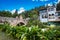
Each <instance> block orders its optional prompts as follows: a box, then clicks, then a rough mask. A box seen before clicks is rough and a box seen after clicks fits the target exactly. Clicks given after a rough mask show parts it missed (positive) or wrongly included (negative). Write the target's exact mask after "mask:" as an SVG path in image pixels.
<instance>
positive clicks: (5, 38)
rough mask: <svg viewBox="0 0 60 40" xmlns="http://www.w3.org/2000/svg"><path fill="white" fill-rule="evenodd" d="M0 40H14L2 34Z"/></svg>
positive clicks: (0, 33)
mask: <svg viewBox="0 0 60 40" xmlns="http://www.w3.org/2000/svg"><path fill="white" fill-rule="evenodd" d="M0 40H14V39H13V38H10V37H8V36H7V35H6V34H5V33H4V32H0Z"/></svg>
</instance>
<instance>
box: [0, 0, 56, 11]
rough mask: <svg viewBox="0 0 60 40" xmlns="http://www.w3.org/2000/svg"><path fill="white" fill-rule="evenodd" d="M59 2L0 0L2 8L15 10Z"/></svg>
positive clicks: (46, 0)
mask: <svg viewBox="0 0 60 40" xmlns="http://www.w3.org/2000/svg"><path fill="white" fill-rule="evenodd" d="M53 2H57V0H0V10H13V9H19V8H21V7H23V8H24V9H25V10H30V9H32V8H35V7H38V6H42V5H45V4H49V3H53Z"/></svg>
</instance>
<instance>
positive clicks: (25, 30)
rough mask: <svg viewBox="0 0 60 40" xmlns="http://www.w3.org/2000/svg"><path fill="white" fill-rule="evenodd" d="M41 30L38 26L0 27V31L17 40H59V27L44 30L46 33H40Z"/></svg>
mask: <svg viewBox="0 0 60 40" xmlns="http://www.w3.org/2000/svg"><path fill="white" fill-rule="evenodd" d="M41 29H42V28H39V27H38V26H36V25H35V26H34V25H32V26H30V27H26V26H20V27H19V26H16V27H11V26H9V25H8V24H5V25H0V31H3V32H5V33H7V34H8V35H9V36H12V37H13V38H17V39H19V40H60V27H59V28H58V27H57V28H52V29H50V28H49V29H46V31H44V32H43V31H41Z"/></svg>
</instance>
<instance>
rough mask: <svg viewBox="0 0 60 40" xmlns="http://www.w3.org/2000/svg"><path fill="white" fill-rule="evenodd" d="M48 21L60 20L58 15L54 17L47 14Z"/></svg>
mask: <svg viewBox="0 0 60 40" xmlns="http://www.w3.org/2000/svg"><path fill="white" fill-rule="evenodd" d="M48 21H55V22H57V21H60V16H57V17H54V16H49V18H48Z"/></svg>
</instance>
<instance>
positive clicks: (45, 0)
mask: <svg viewBox="0 0 60 40" xmlns="http://www.w3.org/2000/svg"><path fill="white" fill-rule="evenodd" d="M40 1H48V0H40Z"/></svg>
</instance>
